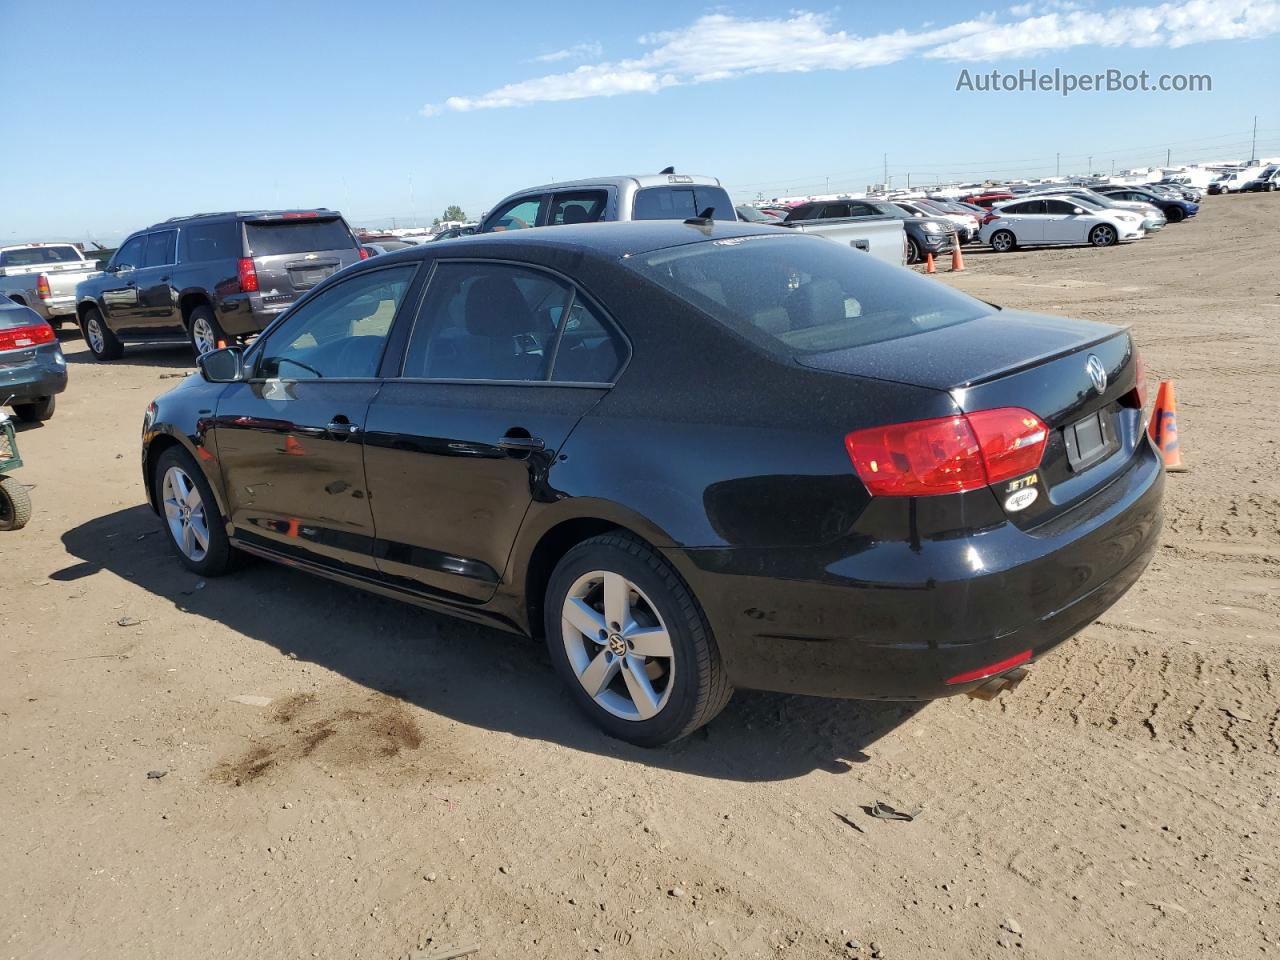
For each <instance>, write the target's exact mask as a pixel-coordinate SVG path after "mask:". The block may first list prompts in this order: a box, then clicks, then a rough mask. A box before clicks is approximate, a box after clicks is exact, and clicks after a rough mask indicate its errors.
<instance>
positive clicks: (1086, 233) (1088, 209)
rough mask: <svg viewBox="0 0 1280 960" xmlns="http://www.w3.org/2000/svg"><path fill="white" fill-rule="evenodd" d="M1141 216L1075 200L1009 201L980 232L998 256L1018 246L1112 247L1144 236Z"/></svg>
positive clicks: (994, 211) (993, 211) (993, 212)
mask: <svg viewBox="0 0 1280 960" xmlns="http://www.w3.org/2000/svg"><path fill="white" fill-rule="evenodd" d="M1142 233H1143V231H1142V215H1141V214H1140V213H1136V212H1130V211H1128V210H1113V209H1106V208H1102V207H1097V206H1095V205H1094V204H1091V203H1089V202H1088V201H1087V200H1081V199H1079V198H1075V197H1035V198H1034V199H1021V200H1008V201H1005V202H1004V203H1000V204H996V205H995V206H994V207H992V208H991V213H990V214H988V215H987V217H986V219H985V220H984V222H983V224H982V229H981V230H980V231H979V233H978V237H979V239H980V240H981V241H982V242H983V243H987V244H990V245H991V249H992V250H994V251H996V253H1008V252H1009V251H1010V250H1016V249H1017V248H1018V247H1036V246H1048V245H1051V244H1072V243H1076V244H1082V243H1091V244H1093V245H1094V246H1095V247H1110V246H1113V245H1115V244H1117V243H1121V242H1123V241H1126V240H1137V239H1138V238H1139V237H1141V236H1142Z"/></svg>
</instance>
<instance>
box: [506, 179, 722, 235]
mask: <svg viewBox="0 0 1280 960" xmlns="http://www.w3.org/2000/svg"><path fill="white" fill-rule="evenodd" d="M699 216H708V217H710V218H711V219H713V220H731V221H732V220H737V219H738V214H737V211H735V210H734V208H733V201H731V200H730V199H729V194H728V193H727V192H726V191H725V189H724V187H722V186H720V181H719V180H717V179H716V178H715V177H699V176H692V175H690V174H683V173H675V172H674V171H672V170H671V169H670V168H668V169H666V170H664V171H663V172H662V173H656V174H641V175H639V176H631V177H596V178H594V179H591V180H573V181H569V182H566V183H547V184H543V185H542V186H539V187H528V188H526V189H524V190H520V191H518V192H517V193H513V194H511V195H510V196H508V197H506V198H505V199H503V200H502V201H501V202H500V203H498V204H497V205H496V206H495V207H494V208H493V210H491V211H490V212H489V214H488V215H487V216H486V217H485V218H484V222H483V223H482V224H481V226H480V232H481V233H494V232H498V231H502V230H519V229H522V228H524V227H551V226H558V225H560V224H565V223H594V222H596V221H598V220H609V221H613V220H687V219H688V218H690V217H699Z"/></svg>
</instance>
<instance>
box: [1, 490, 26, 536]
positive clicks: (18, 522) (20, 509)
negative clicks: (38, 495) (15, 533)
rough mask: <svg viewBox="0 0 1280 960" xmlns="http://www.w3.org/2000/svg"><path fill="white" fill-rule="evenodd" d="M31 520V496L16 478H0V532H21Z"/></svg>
mask: <svg viewBox="0 0 1280 960" xmlns="http://www.w3.org/2000/svg"><path fill="white" fill-rule="evenodd" d="M30 519H31V494H30V493H28V492H27V488H26V485H25V484H22V483H19V482H18V478H17V477H0V530H21V529H22V528H23V527H25V526H26V525H27V521H28V520H30Z"/></svg>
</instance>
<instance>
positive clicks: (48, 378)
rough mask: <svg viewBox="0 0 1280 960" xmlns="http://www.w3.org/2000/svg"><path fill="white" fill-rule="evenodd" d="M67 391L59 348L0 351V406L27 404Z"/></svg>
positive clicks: (63, 363) (50, 346) (53, 344)
mask: <svg viewBox="0 0 1280 960" xmlns="http://www.w3.org/2000/svg"><path fill="white" fill-rule="evenodd" d="M65 389H67V365H66V362H65V361H64V360H63V359H62V348H61V347H60V346H59V345H58V344H56V343H51V344H45V345H43V346H40V347H36V348H35V349H33V350H6V351H3V352H0V403H4V402H5V401H6V399H7V398H8V397H10V396H12V397H13V400H12V401H10V402H12V403H28V402H30V401H33V400H40V399H43V398H44V397H51V396H53V395H54V394H55V393H61V392H62V391H63V390H65Z"/></svg>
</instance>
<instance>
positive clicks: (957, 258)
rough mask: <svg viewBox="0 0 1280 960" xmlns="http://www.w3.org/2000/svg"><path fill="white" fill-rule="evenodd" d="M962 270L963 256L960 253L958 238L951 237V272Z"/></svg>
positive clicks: (953, 235)
mask: <svg viewBox="0 0 1280 960" xmlns="http://www.w3.org/2000/svg"><path fill="white" fill-rule="evenodd" d="M963 269H964V255H963V254H961V253H960V238H959V237H958V236H956V235H955V234H954V233H953V234H952V235H951V272H952V273H954V272H955V271H957V270H963Z"/></svg>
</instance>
